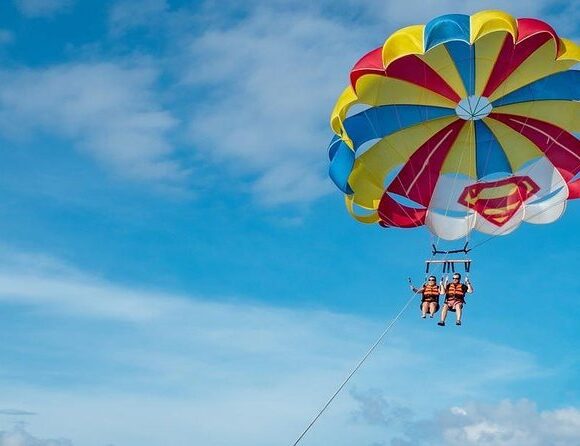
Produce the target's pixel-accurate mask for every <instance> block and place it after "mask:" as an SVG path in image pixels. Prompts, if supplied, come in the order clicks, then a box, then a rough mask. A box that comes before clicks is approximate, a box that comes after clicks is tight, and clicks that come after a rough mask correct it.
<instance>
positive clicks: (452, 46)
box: [329, 11, 580, 240]
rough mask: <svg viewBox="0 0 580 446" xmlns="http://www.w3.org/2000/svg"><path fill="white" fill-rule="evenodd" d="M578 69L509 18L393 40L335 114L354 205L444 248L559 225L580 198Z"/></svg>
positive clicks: (371, 218)
mask: <svg viewBox="0 0 580 446" xmlns="http://www.w3.org/2000/svg"><path fill="white" fill-rule="evenodd" d="M579 60H580V48H579V47H578V46H577V45H576V44H575V43H574V42H572V41H570V40H567V39H564V38H560V37H559V36H558V35H557V34H556V32H555V31H554V29H553V28H552V27H551V26H550V25H548V24H547V23H545V22H542V21H540V20H537V19H532V18H520V19H516V18H514V17H512V16H510V15H509V14H507V13H505V12H501V11H482V12H479V13H477V14H474V15H472V16H468V15H462V14H451V15H444V16H441V17H437V18H436V19H434V20H432V21H431V22H429V23H427V24H426V25H415V26H409V27H407V28H403V29H401V30H399V31H396V32H395V33H394V34H392V35H391V36H390V37H389V38H388V39H387V40H386V41H385V43H384V45H383V46H382V47H380V48H377V49H375V50H373V51H371V52H369V53H368V54H366V55H365V56H363V57H362V58H361V59H360V60H359V61H358V62H357V63H356V64H355V66H354V67H353V68H352V70H351V72H350V85H349V86H348V87H347V88H346V89H345V90H344V91H343V92H342V94H341V95H340V97H339V98H338V100H337V103H336V105H335V107H334V110H333V112H332V115H331V127H332V129H333V131H334V132H335V134H336V135H335V136H334V138H333V139H332V141H331V142H330V146H329V158H330V177H331V178H332V180H333V181H334V183H335V184H336V186H337V187H338V188H339V189H340V190H341V191H342V192H343V193H344V194H345V198H346V205H347V209H348V210H349V212H350V213H351V214H352V215H353V217H354V218H356V219H357V220H359V221H361V222H364V223H379V224H381V225H382V226H387V227H403V228H409V227H417V226H422V225H426V226H427V227H428V228H429V229H430V231H431V232H433V233H434V234H435V235H436V236H439V237H441V238H444V239H448V240H453V239H458V238H461V237H465V236H466V235H467V234H468V233H469V232H470V231H471V230H473V229H475V230H478V231H480V232H484V233H489V234H508V233H510V232H511V231H513V230H515V229H516V228H517V227H518V226H519V224H520V223H521V222H522V221H527V222H529V223H538V224H544V223H550V222H553V221H555V220H556V219H558V218H559V217H560V216H561V215H562V214H563V213H564V210H565V207H566V202H567V200H569V199H574V198H578V197H580V175H579V172H580V144H579V141H578V136H577V132H579V131H580V103H579V102H578V100H579V99H580V72H579V71H578V70H576V69H574V66H575V65H576V64H577V62H578V61H579Z"/></svg>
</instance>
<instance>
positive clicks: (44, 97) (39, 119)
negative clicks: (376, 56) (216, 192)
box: [0, 63, 184, 182]
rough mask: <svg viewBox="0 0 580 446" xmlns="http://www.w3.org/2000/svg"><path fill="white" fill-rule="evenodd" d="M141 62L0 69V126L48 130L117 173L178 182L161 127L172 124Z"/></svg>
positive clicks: (9, 131)
mask: <svg viewBox="0 0 580 446" xmlns="http://www.w3.org/2000/svg"><path fill="white" fill-rule="evenodd" d="M157 75H158V73H157V72H156V71H155V70H154V69H152V68H151V67H149V66H133V67H125V66H121V65H118V64H113V63H93V64H89V63H77V64H67V65H60V66H54V67H51V68H47V69H39V70H18V71H4V72H1V73H0V79H1V85H0V117H1V121H2V123H1V124H0V131H1V132H2V133H3V134H4V135H5V136H7V137H13V138H31V137H32V136H34V135H36V136H41V135H43V134H49V135H50V134H55V135H57V136H60V137H61V138H64V139H66V140H70V141H71V142H73V143H74V145H75V146H76V147H78V148H79V150H82V151H84V152H86V153H89V154H90V155H91V156H93V157H94V158H96V159H97V160H99V161H100V162H101V163H103V164H105V165H107V166H109V167H111V168H113V169H114V170H115V172H116V173H117V174H118V175H120V176H124V177H128V178H134V179H141V180H143V179H144V180H161V181H169V182H173V181H180V180H181V179H182V178H183V176H184V171H183V170H182V169H181V167H180V166H179V165H178V163H177V162H176V161H174V160H173V159H172V155H173V150H174V149H173V146H172V143H171V139H170V135H169V132H170V131H172V130H174V129H175V127H176V125H177V121H176V119H175V118H174V117H173V116H172V114H171V113H170V112H169V111H167V110H165V109H163V108H162V107H161V106H160V105H159V104H158V98H157V97H156V92H155V82H156V78H157Z"/></svg>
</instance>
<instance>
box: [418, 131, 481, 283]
mask: <svg viewBox="0 0 580 446" xmlns="http://www.w3.org/2000/svg"><path fill="white" fill-rule="evenodd" d="M474 132H475V127H474V125H470V127H469V134H468V137H467V140H466V142H467V144H469V141H471V140H472V138H473V134H474ZM458 142H459V143H460V142H461V141H458ZM451 150H453V149H451ZM468 152H469V155H468V156H469V159H468V165H469V166H471V165H472V163H473V162H474V159H473V155H474V152H475V150H471V148H469V150H468ZM464 156H465V150H461V155H460V157H459V162H458V163H457V168H456V170H455V173H454V176H453V183H452V185H451V190H452V191H455V187H456V185H457V181H458V178H459V171H460V169H461V165H462V164H463V159H464ZM451 196H452V194H449V195H448V196H447V203H446V206H445V213H444V215H445V216H446V217H447V216H448V215H449V209H450V208H451ZM469 232H470V228H469V219H468V218H466V219H465V237H464V239H465V245H464V247H463V249H462V250H460V249H457V250H452V251H439V250H438V249H437V245H438V244H439V242H440V241H441V236H439V235H433V237H432V238H431V242H432V246H433V251H432V256H435V255H436V254H445V257H444V259H443V260H442V261H441V264H442V266H443V270H442V273H443V274H444V273H446V272H447V273H449V270H450V269H451V268H453V271H455V269H454V267H453V264H452V263H451V264H448V263H447V258H448V255H449V254H453V253H459V252H464V253H465V256H466V257H467V253H468V252H469V251H470V250H468V249H467V245H468V244H469ZM434 240H435V241H434ZM431 260H433V257H432V258H431ZM466 260H467V259H466ZM469 267H470V262H465V270H466V272H468V270H469ZM428 273H429V261H428V262H427V267H426V274H428Z"/></svg>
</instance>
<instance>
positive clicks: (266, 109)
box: [186, 9, 366, 204]
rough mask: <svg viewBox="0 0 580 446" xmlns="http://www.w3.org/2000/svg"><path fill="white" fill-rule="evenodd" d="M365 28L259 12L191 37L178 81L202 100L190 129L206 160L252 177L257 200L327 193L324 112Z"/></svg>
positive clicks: (285, 200)
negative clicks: (193, 88) (185, 70)
mask: <svg viewBox="0 0 580 446" xmlns="http://www.w3.org/2000/svg"><path fill="white" fill-rule="evenodd" d="M365 39H366V35H365V34H364V33H362V32H361V31H360V30H358V29H356V28H354V29H348V28H347V27H346V25H344V24H341V23H340V22H337V21H335V20H332V19H330V18H326V17H323V16H319V15H315V14H310V13H300V12H298V13H297V12H284V11H280V12H276V11H271V10H268V9H266V10H264V11H261V12H256V13H254V14H252V15H251V16H250V17H249V19H248V20H245V21H243V22H241V23H238V24H235V25H231V26H230V25H228V26H224V27H222V28H219V27H218V28H217V29H216V28H214V29H209V30H208V31H207V32H205V33H204V34H203V35H201V36H199V37H197V38H195V39H194V40H193V41H192V42H191V46H190V49H191V52H190V54H188V55H187V56H186V57H188V58H189V59H190V60H191V63H190V64H189V71H188V73H187V74H186V77H187V80H188V82H190V83H192V84H193V85H195V86H197V87H199V94H200V95H201V96H202V97H203V100H202V101H200V103H198V104H197V106H196V108H195V116H194V118H193V121H192V126H191V134H192V137H193V140H194V141H195V142H196V145H197V146H198V147H199V148H200V150H202V151H203V152H204V153H205V155H206V156H207V157H208V158H209V159H211V160H213V161H216V162H220V163H224V164H226V165H228V166H229V167H230V168H232V170H234V171H237V172H238V173H245V174H250V175H251V176H252V178H253V181H252V185H251V191H252V192H253V194H254V196H255V197H256V198H257V200H258V201H260V202H262V203H267V204H283V203H290V202H300V201H311V200H314V199H316V198H318V197H320V196H321V195H324V194H326V193H328V191H329V190H330V189H331V188H330V182H329V180H328V179H327V174H326V170H327V154H326V146H327V144H328V140H329V138H330V136H331V132H330V130H329V129H328V116H329V113H330V110H331V107H332V105H333V102H334V100H335V99H336V97H337V96H338V94H339V93H340V91H341V90H342V89H343V88H344V86H345V85H346V82H347V74H346V73H347V71H346V70H347V68H348V66H349V65H350V64H352V63H353V62H354V61H355V60H356V55H357V50H355V48H356V49H358V48H359V46H360V41H361V40H362V41H364V40H365Z"/></svg>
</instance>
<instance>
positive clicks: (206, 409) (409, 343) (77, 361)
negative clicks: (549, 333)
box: [0, 252, 549, 446]
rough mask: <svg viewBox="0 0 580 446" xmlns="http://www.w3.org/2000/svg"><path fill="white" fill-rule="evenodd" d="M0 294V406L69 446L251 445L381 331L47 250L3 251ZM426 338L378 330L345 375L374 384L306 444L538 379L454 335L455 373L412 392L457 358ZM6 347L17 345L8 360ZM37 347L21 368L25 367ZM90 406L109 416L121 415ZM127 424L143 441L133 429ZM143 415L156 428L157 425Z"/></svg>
mask: <svg viewBox="0 0 580 446" xmlns="http://www.w3.org/2000/svg"><path fill="white" fill-rule="evenodd" d="M11 259H16V261H15V262H11ZM27 259H28V261H27ZM0 302H3V303H4V305H10V308H11V312H12V318H11V319H12V322H11V324H16V325H6V324H3V325H2V327H1V329H2V330H4V331H5V333H4V334H3V336H4V337H5V338H6V339H11V340H12V341H11V342H9V343H8V344H5V345H3V349H4V350H5V353H4V358H5V361H4V363H3V374H2V375H0V390H1V391H2V394H3V398H4V399H3V401H4V404H5V406H7V407H18V406H22V405H25V407H27V408H30V410H31V411H34V412H37V413H38V415H37V416H36V417H34V423H33V425H30V429H31V432H33V430H32V428H33V427H34V428H42V427H43V426H45V427H46V426H50V431H45V430H43V432H52V434H51V436H55V434H54V433H55V432H56V433H62V435H64V436H66V437H67V438H71V439H72V440H73V441H75V442H78V443H79V444H85V443H86V442H85V441H84V440H86V439H88V438H90V439H91V441H92V443H86V444H102V443H103V442H107V441H108V442H111V443H115V444H116V443H119V444H126V445H140V446H143V445H144V444H159V441H163V438H165V441H169V442H170V443H171V444H175V445H180V444H183V445H186V444H191V443H192V442H203V441H204V439H207V438H212V442H211V444H212V445H216V446H217V445H220V446H221V445H228V444H232V443H235V444H239V445H252V446H256V445H264V446H265V445H271V444H273V443H276V442H279V440H280V438H287V439H291V438H292V437H293V436H295V435H297V433H298V432H299V431H300V429H301V428H303V427H304V423H305V422H306V421H307V420H308V418H309V417H310V416H311V415H312V414H313V413H314V412H315V410H316V409H317V408H319V407H320V405H321V404H322V403H323V401H324V400H325V399H326V398H327V397H328V396H329V395H330V394H331V392H332V391H334V389H335V385H336V384H337V383H338V382H340V380H341V379H342V378H343V377H344V374H345V373H346V371H348V370H349V369H350V367H352V364H353V363H354V361H356V360H357V359H358V357H359V356H360V354H361V353H362V352H364V351H365V350H366V348H367V346H368V344H369V342H371V341H372V338H373V337H374V336H375V335H376V334H377V333H378V332H380V330H381V327H380V325H381V323H380V322H378V321H375V320H369V319H366V318H363V317H358V316H354V315H348V314H336V313H330V312H326V311H313V310H304V309H284V308H277V307H274V306H266V305H255V304H251V303H244V302H241V301H237V300H234V301H232V300H223V299H221V300H215V299H207V298H205V299H201V298H198V297H194V296H189V295H178V294H173V293H160V292H156V291H153V290H146V289H141V288H139V287H133V286H127V285H121V284H115V283H111V282H109V281H107V280H105V279H103V278H98V277H94V276H93V275H91V274H88V273H86V272H83V271H79V270H78V269H76V268H74V266H70V265H67V264H62V262H60V261H59V260H58V259H51V258H50V257H48V256H44V255H27V254H20V255H16V254H15V253H13V252H12V253H8V254H6V255H5V256H4V258H3V259H2V262H0ZM19 309H20V310H19ZM21 310H22V311H21ZM29 310H33V311H29ZM22 318H24V319H22ZM30 318H32V319H30ZM36 320H38V321H39V325H38V326H36V322H35V321H36ZM40 321H41V324H40ZM63 321H66V323H64V324H63ZM10 327H12V328H10ZM18 327H26V330H25V331H22V330H23V329H22V328H18ZM430 337H432V333H430V332H429V333H427V332H423V331H422V330H416V329H409V327H406V328H405V329H404V333H403V332H402V333H401V334H400V335H397V334H395V335H394V336H392V337H391V338H390V339H389V341H388V342H387V343H386V344H385V345H383V346H381V349H380V354H377V355H376V356H374V357H373V358H372V361H369V363H367V364H366V365H365V368H364V370H362V371H361V374H360V375H357V377H356V380H355V384H357V388H360V383H364V385H365V386H367V385H370V386H373V387H376V388H377V389H378V390H376V391H375V390H365V389H366V387H364V388H362V390H358V389H355V390H353V391H352V393H350V395H349V393H348V392H345V393H344V394H343V395H341V397H340V398H339V399H338V400H337V401H336V402H335V404H334V405H333V407H332V410H331V411H329V413H328V415H327V417H326V418H325V422H324V423H321V425H320V426H317V428H316V432H315V433H313V434H312V435H313V437H312V438H313V441H314V442H315V443H316V440H315V439H316V438H323V439H324V442H332V444H336V445H343V444H344V445H346V444H352V442H353V441H355V440H356V441H359V442H360V441H368V443H369V444H370V443H371V442H372V441H376V440H377V438H381V437H380V433H381V429H383V428H384V426H385V425H393V426H400V425H401V424H400V423H399V421H397V420H401V419H405V418H409V417H410V416H411V413H410V412H409V411H408V409H406V408H407V407H410V406H411V407H414V408H422V411H423V412H424V411H425V410H434V409H436V408H437V407H441V405H444V404H449V405H451V404H462V403H463V402H464V401H465V399H466V398H472V399H474V400H477V399H478V398H480V397H481V396H482V395H485V396H486V397H489V398H494V396H497V395H500V394H502V393H503V392H504V391H505V389H506V388H507V387H508V386H509V385H510V384H511V383H513V382H516V381H518V382H519V381H521V380H522V376H525V377H526V379H528V380H536V381H537V380H540V381H541V380H542V379H546V378H547V377H548V378H549V371H546V370H543V369H542V368H541V366H540V365H539V364H538V362H537V361H536V359H535V358H534V357H533V356H532V355H530V354H529V353H526V352H523V351H520V350H517V349H514V348H511V347H508V346H503V345H499V344H495V343H490V342H487V341H483V340H478V339H473V338H470V337H469V336H458V337H456V338H455V339H454V340H453V345H454V352H455V354H456V356H457V358H461V369H462V371H463V373H465V374H466V375H467V376H469V379H468V380H464V381H465V382H458V383H457V385H455V386H452V387H450V386H449V385H448V383H447V382H446V381H445V380H437V382H435V383H434V384H433V385H432V386H430V388H429V393H427V394H426V393H425V388H424V387H423V386H418V385H417V383H420V382H421V381H422V380H423V379H424V376H425V371H426V370H437V371H438V375H440V376H442V377H444V376H451V375H452V374H453V371H454V369H455V367H457V364H456V363H455V361H453V360H450V358H449V355H448V354H447V352H448V346H447V345H446V344H444V343H443V344H439V345H432V347H431V351H430V354H429V355H425V354H424V349H423V346H422V343H421V342H422V341H421V339H427V338H430ZM30 339H38V341H37V342H34V343H31V342H30ZM10 345H14V346H18V349H19V350H18V355H16V356H15V357H14V356H13V355H10V354H8V353H9V352H10V351H11V350H10V348H9V346H10ZM87 346H88V347H87ZM90 346H106V348H104V347H101V348H92V347H90ZM12 348H14V347H12ZM474 351H477V352H479V353H478V354H477V355H475V356H474V355H473V354H470V352H474ZM47 355H49V356H48V357H49V358H51V359H50V360H47V361H43V362H42V365H39V366H37V367H36V368H35V371H34V373H33V374H32V373H31V372H30V370H29V369H28V368H27V366H26V364H27V363H29V362H30V361H33V362H34V361H35V358H37V357H38V358H45V359H46V358H47ZM22 357H26V358H27V361H26V363H24V362H22V363H21V362H20V359H18V358H22ZM490 371H493V373H490ZM385 376H388V384H387V383H386V382H385V379H384V377H385ZM47 377H52V378H51V379H50V380H48V381H47ZM387 394H388V395H389V400H388V402H387V400H386V399H385V398H384V397H383V395H387ZM426 395H427V396H426ZM81 408H82V409H81ZM97 412H98V413H101V414H102V413H110V414H117V413H118V414H119V417H120V418H121V419H122V420H123V423H121V422H119V420H117V419H116V416H113V415H112V416H111V417H107V418H102V417H99V416H98V414H97ZM121 413H122V416H121V415H120V414H121ZM176 413H179V414H180V415H179V416H175V414H176ZM96 419H98V420H100V421H99V422H98V423H96V424H95V420H96ZM144 419H147V420H150V423H146V424H144V423H143V422H142V420H144ZM257 419H259V420H261V421H260V423H256V422H255V420H257ZM88 420H90V422H89V421H88ZM154 420H157V421H154ZM369 422H370V423H371V424H372V426H371V428H369ZM397 423H398V424H397ZM137 424H138V425H139V426H141V427H140V428H139V432H140V433H141V434H143V435H145V437H146V438H149V439H150V440H149V441H150V443H144V442H143V441H138V440H136V439H135V425H137ZM224 424H226V425H227V426H228V429H227V430H224V429H223V426H224ZM156 425H163V426H166V427H165V429H164V431H163V432H159V431H155V426H156ZM345 426H346V428H345ZM398 429H399V431H401V429H402V428H398ZM102 432H107V433H108V435H107V438H103V436H102ZM383 435H384V433H383ZM383 438H384V437H383ZM96 440H99V441H100V443H95V441H96ZM288 441H289V440H288Z"/></svg>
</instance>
